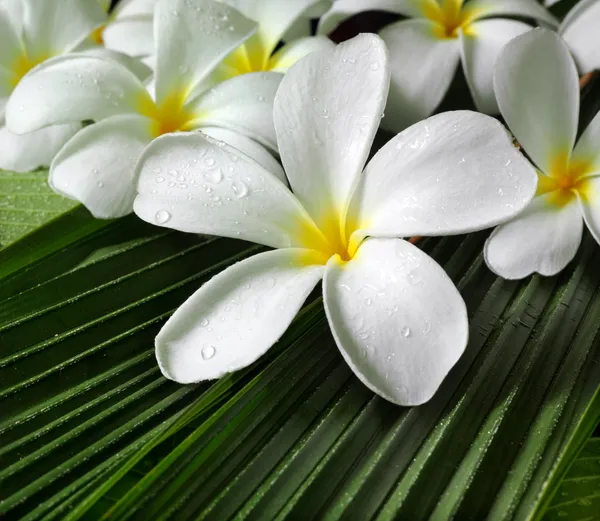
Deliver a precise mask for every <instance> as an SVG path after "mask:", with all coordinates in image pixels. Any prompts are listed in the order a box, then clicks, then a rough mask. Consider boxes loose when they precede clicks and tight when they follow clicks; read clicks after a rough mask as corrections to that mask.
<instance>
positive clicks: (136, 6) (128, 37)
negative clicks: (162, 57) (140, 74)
mask: <svg viewBox="0 0 600 521" xmlns="http://www.w3.org/2000/svg"><path fill="white" fill-rule="evenodd" d="M90 1H91V0H90ZM98 2H99V3H100V5H101V6H102V7H103V9H104V10H105V11H108V8H109V7H110V1H108V0H98ZM156 2H157V0H121V1H120V2H119V3H118V4H117V5H116V6H115V8H114V9H113V10H112V12H111V13H110V14H109V15H108V17H107V19H106V20H105V22H104V23H103V24H102V25H99V26H98V27H96V28H95V30H94V31H93V32H92V33H91V35H90V39H91V40H92V41H93V42H95V43H96V44H98V45H104V46H105V47H106V48H107V49H112V50H114V51H118V52H122V53H123V54H127V55H129V56H134V57H146V56H149V55H151V54H152V53H153V52H154V34H153V28H154V24H153V19H154V8H155V6H156Z"/></svg>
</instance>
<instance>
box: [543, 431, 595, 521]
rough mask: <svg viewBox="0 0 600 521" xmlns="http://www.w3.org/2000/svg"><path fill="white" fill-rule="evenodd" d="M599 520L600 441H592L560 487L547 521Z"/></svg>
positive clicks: (546, 518)
mask: <svg viewBox="0 0 600 521" xmlns="http://www.w3.org/2000/svg"><path fill="white" fill-rule="evenodd" d="M599 519H600V438H591V439H590V440H589V441H588V442H587V443H586V444H585V447H584V448H583V450H582V451H581V453H580V454H579V456H578V457H577V459H576V460H575V461H574V462H573V465H572V466H571V468H570V469H569V472H568V473H567V475H566V476H565V478H564V479H563V481H562V482H561V484H560V487H559V489H558V491H557V493H556V494H555V496H554V498H553V499H552V503H551V504H550V508H548V510H547V511H546V515H545V516H544V521H557V520H560V521H564V520H568V521H597V520H599Z"/></svg>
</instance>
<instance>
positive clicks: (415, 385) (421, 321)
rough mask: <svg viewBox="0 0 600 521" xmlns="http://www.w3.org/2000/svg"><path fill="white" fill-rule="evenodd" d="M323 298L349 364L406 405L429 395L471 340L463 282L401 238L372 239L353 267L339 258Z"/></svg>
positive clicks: (364, 379) (378, 390)
mask: <svg viewBox="0 0 600 521" xmlns="http://www.w3.org/2000/svg"><path fill="white" fill-rule="evenodd" d="M323 301H324V304H325V310H326V312H327V318H328V320H329V324H330V326H331V329H332V331H333V336H334V338H335V340H336V343H337V345H338V347H339V349H340V351H341V353H342V355H343V357H344V359H345V360H346V362H347V363H348V365H349V366H350V367H351V368H352V370H353V371H354V372H355V373H356V375H357V376H358V377H359V378H360V379H361V380H362V382H363V383H364V384H365V385H366V386H367V387H369V388H370V389H372V390H373V391H375V392H376V393H377V394H379V395H380V396H383V397H384V398H385V399H387V400H389V401H391V402H394V403H397V404H400V405H418V404H421V403H423V402H425V401H427V400H429V399H430V398H431V397H432V396H433V394H434V393H435V391H436V390H437V389H438V387H439V385H440V384H441V382H442V380H443V379H444V378H445V376H446V375H447V373H448V371H449V370H450V369H451V368H452V366H453V365H454V364H455V363H456V361H457V360H458V359H459V358H460V356H461V355H462V353H463V351H464V349H465V347H466V345H467V339H468V331H469V329H468V318H467V312H466V307H465V304H464V302H463V300H462V298H461V296H460V294H459V293H458V291H457V289H456V287H455V286H454V284H453V283H452V281H451V280H450V279H449V277H448V275H446V273H445V272H444V270H443V269H442V268H441V267H440V266H439V265H438V264H437V263H436V262H435V261H434V260H433V259H432V258H431V257H429V256H428V255H426V254H425V253H423V252H422V251H421V250H420V249H418V248H416V247H415V246H413V245H412V244H410V243H408V242H406V241H403V240H400V239H369V240H367V241H366V242H365V243H363V244H362V245H361V247H360V249H359V250H358V253H357V254H356V256H355V257H354V259H352V261H350V262H348V263H347V264H341V263H340V262H339V260H338V259H336V258H332V259H331V260H330V261H329V263H328V264H327V268H326V270H325V276H324V280H323Z"/></svg>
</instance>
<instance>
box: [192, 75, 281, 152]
mask: <svg viewBox="0 0 600 521" xmlns="http://www.w3.org/2000/svg"><path fill="white" fill-rule="evenodd" d="M282 78H283V75H282V74H280V73H278V72H253V73H249V74H242V75H240V76H236V77H235V78H231V79H230V80H226V81H224V82H222V83H219V84H218V85H216V86H214V87H213V88H212V89H210V90H209V91H208V92H206V93H204V94H202V95H200V96H199V97H197V98H196V99H195V100H192V101H191V102H190V104H189V106H190V108H192V110H193V112H194V113H195V114H198V119H197V120H195V124H196V125H197V126H216V127H224V128H229V129H231V130H235V131H236V132H240V133H242V134H246V135H248V136H249V137H251V138H252V139H255V140H256V141H259V142H260V143H262V144H263V145H265V146H268V147H270V148H272V149H273V150H277V140H276V137H275V128H274V126H273V99H274V98H275V93H276V92H277V88H278V87H279V84H280V83H281V79H282Z"/></svg>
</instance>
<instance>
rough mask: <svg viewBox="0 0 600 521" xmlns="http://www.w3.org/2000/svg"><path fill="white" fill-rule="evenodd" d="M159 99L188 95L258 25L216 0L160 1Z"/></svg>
mask: <svg viewBox="0 0 600 521" xmlns="http://www.w3.org/2000/svg"><path fill="white" fill-rule="evenodd" d="M154 24H155V28H154V33H155V38H156V98H157V101H158V102H159V103H160V102H161V101H162V100H164V99H166V98H168V97H169V96H171V95H173V94H175V93H177V94H186V93H189V92H191V91H193V90H194V87H195V86H196V85H197V84H198V83H200V82H201V81H202V80H203V79H204V78H205V77H207V76H208V75H209V74H210V73H211V72H212V70H213V69H214V68H215V67H216V66H217V65H218V64H219V63H220V62H221V61H222V60H223V59H224V58H225V57H226V56H227V55H228V54H229V53H230V52H231V51H233V50H234V49H235V48H236V47H238V46H239V45H240V44H241V43H243V42H244V40H246V39H247V38H249V37H250V36H251V35H252V33H253V32H254V31H255V30H256V24H255V23H254V22H252V21H251V20H248V19H247V18H245V17H244V16H243V15H242V14H241V13H239V12H238V11H236V10H235V9H232V8H231V7H229V6H228V5H226V4H223V3H221V2H216V1H213V0H160V1H159V2H158V4H157V5H156V13H155V17H154Z"/></svg>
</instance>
